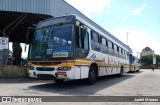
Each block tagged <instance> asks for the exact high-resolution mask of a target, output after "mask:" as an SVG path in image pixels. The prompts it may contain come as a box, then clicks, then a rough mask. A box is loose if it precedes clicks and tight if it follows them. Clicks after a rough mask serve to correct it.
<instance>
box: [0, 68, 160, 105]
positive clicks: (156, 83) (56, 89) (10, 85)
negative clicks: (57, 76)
mask: <svg viewBox="0 0 160 105" xmlns="http://www.w3.org/2000/svg"><path fill="white" fill-rule="evenodd" d="M159 95H160V70H155V71H152V70H140V72H136V73H127V74H125V75H124V76H123V77H116V76H108V77H102V78H99V79H98V81H97V83H96V84H95V85H86V84H85V83H84V81H79V80H78V81H66V82H64V83H63V84H57V83H55V82H54V80H42V79H32V78H23V79H1V80H0V96H159ZM115 104H116V105H118V104H117V103H115ZM141 104H143V103H141ZM156 104H157V103H156ZM122 105H123V104H122ZM144 105H145V104H144ZM157 105H158V104H157Z"/></svg>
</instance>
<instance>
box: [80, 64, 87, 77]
mask: <svg viewBox="0 0 160 105" xmlns="http://www.w3.org/2000/svg"><path fill="white" fill-rule="evenodd" d="M80 69H81V79H83V78H88V73H89V67H87V66H81V67H80Z"/></svg>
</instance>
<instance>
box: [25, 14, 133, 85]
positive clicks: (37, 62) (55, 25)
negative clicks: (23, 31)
mask: <svg viewBox="0 0 160 105" xmlns="http://www.w3.org/2000/svg"><path fill="white" fill-rule="evenodd" d="M34 30H35V31H34V32H33V28H31V29H29V30H28V34H27V36H28V37H29V39H32V40H31V41H29V42H30V50H29V55H28V66H29V68H28V72H29V76H30V77H34V78H53V79H54V80H55V81H56V82H63V81H66V80H77V79H85V80H86V82H87V83H88V84H94V83H95V82H96V80H97V77H99V76H106V75H113V74H117V75H118V76H122V75H123V74H124V73H126V72H128V71H129V53H130V51H131V48H130V47H129V46H127V45H126V44H124V43H123V42H121V41H120V40H118V39H117V38H116V37H114V36H113V35H111V34H110V33H109V32H107V31H106V30H104V29H103V28H102V27H100V26H99V25H97V24H96V23H94V22H93V21H91V22H88V21H86V20H84V19H83V18H81V17H79V16H77V15H67V16H61V17H55V18H50V19H47V20H44V21H40V22H39V23H38V24H37V27H36V28H35V29H34ZM33 33H34V34H33Z"/></svg>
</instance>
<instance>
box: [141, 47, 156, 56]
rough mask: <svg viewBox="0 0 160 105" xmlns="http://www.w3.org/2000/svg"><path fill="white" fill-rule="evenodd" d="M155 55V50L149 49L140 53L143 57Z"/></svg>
mask: <svg viewBox="0 0 160 105" xmlns="http://www.w3.org/2000/svg"><path fill="white" fill-rule="evenodd" d="M153 54H154V50H152V49H151V48H149V47H145V48H144V49H143V50H142V52H141V53H140V55H141V56H146V55H153Z"/></svg>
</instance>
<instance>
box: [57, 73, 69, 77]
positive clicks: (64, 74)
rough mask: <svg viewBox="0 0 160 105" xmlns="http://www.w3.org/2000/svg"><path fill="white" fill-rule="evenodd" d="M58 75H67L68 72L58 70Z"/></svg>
mask: <svg viewBox="0 0 160 105" xmlns="http://www.w3.org/2000/svg"><path fill="white" fill-rule="evenodd" d="M57 75H63V76H67V73H66V72H57Z"/></svg>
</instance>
